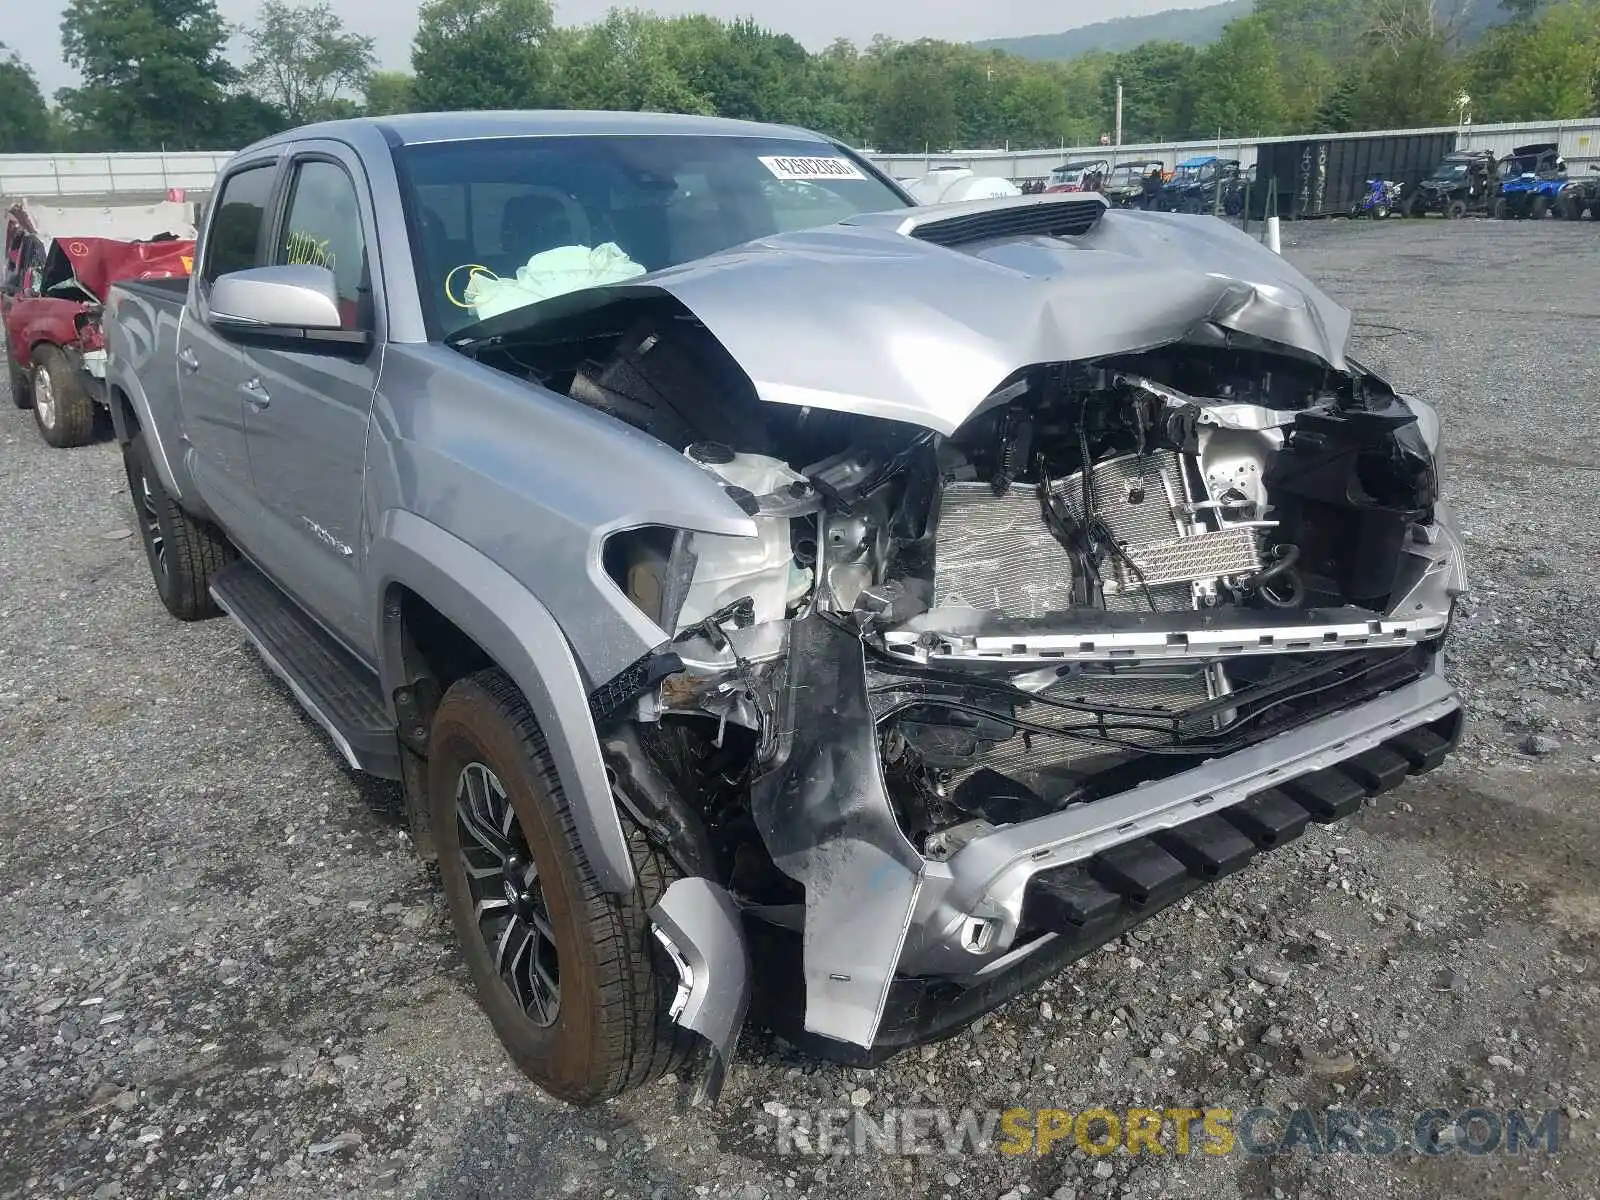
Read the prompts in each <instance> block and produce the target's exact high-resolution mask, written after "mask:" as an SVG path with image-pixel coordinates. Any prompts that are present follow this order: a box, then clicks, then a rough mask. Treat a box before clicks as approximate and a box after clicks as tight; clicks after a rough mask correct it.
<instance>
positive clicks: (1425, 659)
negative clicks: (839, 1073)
mask: <svg viewBox="0 0 1600 1200" xmlns="http://www.w3.org/2000/svg"><path fill="white" fill-rule="evenodd" d="M1428 583H1429V584H1431V585H1433V586H1435V587H1437V586H1439V585H1440V584H1441V583H1442V580H1440V579H1438V578H1437V577H1434V578H1430V579H1429V580H1428ZM1378 653H1380V654H1388V655H1393V656H1394V657H1393V671H1392V672H1389V673H1382V674H1373V675H1371V676H1368V677H1364V678H1363V677H1359V676H1358V677H1357V678H1356V680H1355V682H1353V683H1352V684H1351V685H1350V686H1349V687H1348V688H1347V689H1346V690H1344V691H1343V692H1341V693H1338V694H1337V695H1334V696H1331V697H1329V698H1328V699H1327V700H1326V702H1324V703H1323V704H1322V706H1321V707H1320V708H1318V709H1316V710H1315V711H1314V712H1313V713H1310V714H1307V717H1306V719H1305V720H1304V721H1303V722H1301V723H1299V724H1295V725H1291V726H1289V727H1288V728H1281V729H1280V730H1279V731H1277V732H1270V733H1269V732H1264V731H1263V732H1262V733H1260V734H1259V735H1258V736H1256V737H1255V738H1254V739H1253V740H1248V741H1246V742H1245V744H1242V745H1240V746H1239V747H1238V748H1234V749H1231V752H1213V753H1214V756H1213V757H1210V758H1208V759H1205V760H1204V761H1197V762H1196V765H1193V766H1191V767H1189V768H1188V769H1186V770H1181V771H1180V772H1178V773H1176V774H1169V775H1166V776H1164V777H1160V778H1155V779H1151V780H1149V781H1148V782H1145V783H1141V784H1138V785H1137V786H1133V787H1130V788H1128V789H1127V790H1125V791H1122V792H1120V793H1117V794H1113V795H1108V796H1105V797H1104V798H1101V799H1097V800H1092V801H1089V802H1085V803H1078V804H1075V805H1072V806H1069V807H1067V808H1065V809H1063V810H1061V811H1058V812H1055V813H1051V814H1049V815H1047V816H1042V817H1038V818H1035V819H1032V820H1027V821H1022V822H1018V823H1016V824H1012V825H1004V826H1000V827H998V828H983V829H981V830H980V831H979V832H977V833H975V834H973V835H971V836H970V837H969V839H968V840H966V841H964V842H963V843H960V844H959V846H958V848H956V849H954V851H953V852H952V853H950V854H949V856H948V857H947V858H944V859H942V860H941V859H936V858H930V857H927V856H925V855H924V854H923V853H922V852H921V851H920V850H918V848H917V847H916V846H914V845H913V844H912V843H911V842H910V841H909V840H908V839H907V838H906V836H905V834H904V832H903V831H902V830H901V828H900V825H899V822H898V820H897V817H896V814H895V812H894V810H893V807H892V803H891V800H890V797H889V794H888V790H887V787H886V784H885V780H884V775H883V769H882V765H881V762H880V760H879V756H878V745H877V732H876V728H875V725H874V721H873V718H872V714H871V711H870V707H869V703H868V685H867V678H868V668H867V665H866V656H865V652H864V650H863V648H862V644H861V643H860V641H859V640H858V639H857V638H856V637H855V636H854V634H853V633H852V632H851V631H850V630H849V629H847V628H844V627H841V626H839V625H837V624H834V623H830V622H827V621H823V620H821V619H820V618H817V617H812V618H806V619H803V620H799V621H796V622H794V623H793V626H792V628H791V643H790V647H789V655H788V658H787V659H786V661H785V666H784V678H783V679H782V686H781V689H780V690H781V695H782V696H783V699H782V701H781V702H780V714H781V733H780V738H779V743H780V751H779V754H778V755H777V758H776V761H775V763H774V764H773V766H772V768H771V769H770V770H769V771H767V772H766V773H765V774H764V775H762V776H761V777H760V778H759V779H758V780H757V782H756V784H755V786H754V788H753V790H752V811H753V815H754V817H755V819H756V823H757V826H758V828H759V829H760V831H761V834H762V837H763V839H764V840H765V841H766V843H767V846H768V848H769V849H770V850H771V852H772V855H773V859H774V861H775V862H776V864H777V865H778V866H779V868H780V869H781V870H783V871H784V872H785V873H786V874H787V875H789V876H790V877H791V878H793V879H795V880H796V881H798V882H799V883H801V884H802V885H803V886H804V889H805V910H804V920H803V922H801V933H800V937H799V939H798V940H799V947H798V949H799V958H800V962H799V970H800V973H801V975H802V977H803V979H804V989H803V1003H802V1004H801V1005H799V1006H798V1009H797V1006H796V1004H795V1003H794V1001H795V998H796V997H795V989H793V987H792V985H791V986H789V987H788V988H787V989H780V990H784V991H786V992H787V994H786V995H778V996H772V995H770V994H768V995H763V994H762V992H761V990H760V989H761V987H762V984H763V982H770V980H772V979H776V978H784V977H786V978H787V979H789V980H792V979H793V975H792V974H790V973H788V972H782V971H778V970H774V971H773V972H771V973H770V974H767V973H763V974H764V975H766V979H765V980H763V979H761V978H758V979H757V981H756V986H757V989H758V990H757V996H756V1005H757V1008H758V1010H759V1011H762V1012H763V1013H764V1014H765V1015H766V1017H767V1019H768V1021H769V1022H770V1023H772V1024H774V1025H775V1026H776V1027H778V1028H779V1029H780V1030H783V1031H784V1032H785V1034H786V1036H789V1037H790V1038H791V1039H800V1040H805V1041H807V1042H809V1043H812V1044H813V1048H814V1049H815V1050H816V1052H818V1053H821V1054H823V1055H824V1056H826V1057H843V1058H845V1059H846V1060H849V1061H856V1060H859V1059H862V1058H863V1057H865V1058H872V1057H874V1056H881V1055H882V1054H884V1053H889V1052H892V1051H893V1049H895V1048H896V1047H897V1046H899V1045H904V1044H908V1043H910V1042H914V1041H918V1040H923V1039H924V1038H925V1037H936V1036H940V1034H941V1033H943V1032H950V1031H953V1029H955V1028H958V1027H959V1025H960V1024H961V1023H962V1022H964V1021H965V1020H970V1019H972V1018H973V1017H975V1016H977V1015H978V1014H979V1013H981V1012H982V1011H983V1010H984V1008H985V1007H987V1006H991V1005H992V1004H994V1003H999V1002H1000V1001H1001V1000H1004V999H1005V998H1007V997H1008V996H1009V995H1012V994H1014V993H1015V992H1016V991H1017V990H1018V989H1019V988H1021V987H1025V986H1027V985H1028V981H1029V980H1030V979H1035V978H1037V977H1039V976H1038V972H1039V971H1041V970H1043V971H1045V972H1046V973H1048V971H1049V970H1051V969H1054V967H1056V966H1059V965H1060V964H1061V963H1062V962H1065V961H1070V959H1071V958H1073V957H1076V956H1077V955H1078V954H1081V953H1084V952H1086V951H1087V950H1088V949H1092V948H1093V946H1094V945H1098V944H1099V942H1101V941H1103V940H1105V938H1108V937H1112V936H1115V935H1116V932H1117V931H1118V930H1120V929H1121V928H1126V927H1127V926H1128V925H1130V924H1133V923H1135V922H1136V921H1138V920H1140V919H1143V918H1144V917H1145V916H1148V915H1149V914H1150V913H1152V912H1154V911H1157V910H1158V909H1159V908H1161V907H1164V906H1165V905H1166V904H1168V903H1170V902H1171V900H1172V899H1174V898H1176V897H1177V896H1179V895H1182V894H1184V893H1185V892H1186V891H1188V890H1192V888H1193V887H1196V886H1199V885H1200V884H1201V883H1203V882H1205V881H1207V880H1208V879H1211V878H1216V877H1218V876H1219V875H1222V874H1226V873H1227V872H1228V871H1231V870H1234V869H1237V867H1239V866H1242V865H1243V864H1244V863H1245V862H1246V861H1248V860H1249V858H1250V857H1251V856H1252V855H1253V854H1254V853H1256V852H1257V850H1259V849H1263V848H1269V847H1270V845H1272V844H1276V840H1277V839H1280V838H1282V837H1283V836H1285V834H1286V831H1287V830H1288V829H1289V827H1291V826H1293V825H1294V821H1295V819H1298V820H1299V826H1298V827H1303V825H1304V824H1305V822H1306V821H1307V820H1337V819H1339V818H1341V817H1344V816H1347V815H1349V814H1350V813H1351V812H1353V811H1355V810H1356V809H1357V808H1359V807H1360V805H1361V803H1362V801H1363V800H1364V799H1365V798H1366V796H1368V795H1372V794H1376V793H1377V792H1380V791H1384V790H1387V789H1388V788H1391V787H1393V786H1395V785H1396V784H1398V783H1399V782H1400V781H1401V780H1403V779H1404V778H1405V777H1406V776H1407V774H1409V773H1413V772H1420V771H1423V770H1431V769H1432V768H1433V767H1435V766H1437V765H1438V763H1439V762H1440V761H1442V759H1443V757H1444V756H1445V754H1447V753H1448V752H1449V750H1450V749H1451V748H1452V747H1453V746H1454V744H1455V743H1456V741H1457V740H1458V738H1459V735H1460V726H1461V723H1462V715H1461V701H1460V699H1459V697H1458V696H1457V694H1456V692H1455V690H1454V688H1452V687H1451V685H1450V684H1449V682H1448V681H1447V680H1446V679H1445V678H1444V676H1443V674H1442V671H1441V667H1440V656H1439V654H1438V652H1437V646H1436V644H1435V645H1434V646H1431V647H1430V646H1425V645H1422V646H1414V647H1413V648H1411V649H1410V650H1408V651H1407V650H1400V651H1395V650H1392V649H1385V650H1383V651H1379V652H1378ZM1198 757H1199V756H1198V755H1196V758H1197V760H1198ZM1302 812H1303V813H1304V815H1303V816H1299V817H1298V818H1297V814H1298V813H1302ZM1251 814H1257V816H1258V817H1259V818H1260V820H1267V819H1269V818H1270V819H1271V820H1272V821H1275V822H1277V826H1276V828H1275V829H1266V828H1264V827H1263V828H1259V829H1258V828H1256V827H1254V826H1251V825H1249V822H1250V821H1251V820H1252V816H1251ZM1298 827H1295V832H1298ZM1041 897H1043V899H1041ZM785 933H786V931H779V933H778V934H777V935H775V941H776V943H777V945H776V946H774V945H770V944H769V945H762V944H761V943H762V938H761V937H760V936H758V935H756V934H754V933H753V934H752V937H753V940H755V941H756V942H757V947H758V948H757V953H758V955H759V956H761V957H763V958H764V957H766V956H767V955H769V954H774V953H779V952H781V950H782V948H783V946H784V945H787V946H788V948H789V950H790V952H792V951H793V949H794V947H793V942H794V941H795V939H794V938H793V937H792V935H789V936H787V937H786V936H785ZM770 940H772V939H769V941H770ZM1041 956H1042V957H1041ZM1041 963H1043V964H1046V965H1045V966H1043V967H1041V965H1040V964H1041ZM1052 964H1053V965H1052ZM919 995H926V996H936V997H942V999H940V1001H939V1002H938V1003H936V1004H935V1003H933V1002H932V1001H927V1000H919V999H915V997H917V996H919ZM897 997H899V998H897ZM930 1004H931V1007H929V1005H930ZM963 1014H964V1015H963Z"/></svg>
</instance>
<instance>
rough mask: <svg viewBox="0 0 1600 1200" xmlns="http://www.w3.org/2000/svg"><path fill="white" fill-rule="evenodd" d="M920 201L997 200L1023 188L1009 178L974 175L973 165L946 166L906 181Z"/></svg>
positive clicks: (912, 195)
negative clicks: (971, 166)
mask: <svg viewBox="0 0 1600 1200" xmlns="http://www.w3.org/2000/svg"><path fill="white" fill-rule="evenodd" d="M905 189H906V191H908V192H910V193H911V198H912V199H913V200H915V201H916V202H917V203H918V204H954V203H955V202H956V201H958V200H997V199H999V198H1000V197H1002V196H1020V195H1022V189H1021V188H1019V187H1018V186H1017V185H1016V184H1014V183H1012V182H1011V181H1010V180H1009V179H997V178H994V177H992V176H987V175H974V174H973V173H972V169H971V168H970V167H946V168H943V169H941V170H938V171H930V172H928V174H926V175H924V176H923V177H922V178H921V179H913V180H911V181H910V182H909V183H907V184H906V185H905Z"/></svg>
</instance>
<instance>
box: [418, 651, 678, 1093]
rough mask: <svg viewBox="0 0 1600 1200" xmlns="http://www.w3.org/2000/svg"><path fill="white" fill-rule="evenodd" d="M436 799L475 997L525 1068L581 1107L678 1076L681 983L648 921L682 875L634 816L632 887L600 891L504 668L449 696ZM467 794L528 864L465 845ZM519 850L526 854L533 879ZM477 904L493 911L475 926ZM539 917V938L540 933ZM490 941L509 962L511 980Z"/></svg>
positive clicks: (431, 769) (431, 779) (432, 749)
mask: <svg viewBox="0 0 1600 1200" xmlns="http://www.w3.org/2000/svg"><path fill="white" fill-rule="evenodd" d="M480 769H481V770H480ZM462 789H465V790H464V791H463V790H462ZM496 789H498V791H497V790H496ZM427 791H428V796H427V803H428V815H429V818H430V823H431V825H432V830H433V843H434V847H435V848H436V849H437V851H438V856H439V858H438V866H439V877H440V881H441V882H442V883H443V885H444V890H445V897H446V899H447V901H448V902H449V907H450V916H451V919H452V921H453V922H454V924H455V927H456V933H457V935H458V936H459V937H460V939H461V947H462V952H463V955H464V956H465V958H466V960H467V966H468V968H469V969H470V970H471V972H472V978H473V983H474V984H475V985H476V989H477V993H478V1002H479V1004H481V1005H482V1007H483V1009H484V1012H485V1013H486V1014H487V1015H488V1017H489V1022H490V1024H491V1025H493V1026H494V1030H495V1033H496V1034H497V1035H498V1037H499V1038H500V1042H501V1044H502V1045H503V1046H504V1047H505V1048H506V1052H507V1053H508V1054H509V1055H510V1056H511V1059H512V1061H513V1062H514V1063H515V1064H516V1065H517V1067H518V1068H520V1069H521V1070H522V1071H523V1072H524V1073H525V1074H526V1075H527V1076H528V1077H529V1078H531V1079H532V1080H533V1081H534V1082H535V1083H537V1084H539V1086H540V1087H542V1088H544V1089H545V1090H546V1091H547V1092H550V1093H551V1094H552V1095H554V1096H557V1097H559V1098H561V1099H563V1100H567V1101H570V1102H571V1103H573V1104H583V1105H588V1104H597V1103H599V1102H601V1101H603V1100H606V1099H608V1098H610V1097H612V1096H616V1095H620V1094H621V1093H623V1092H626V1091H630V1090H632V1089H634V1088H637V1087H641V1086H643V1085H644V1084H647V1083H649V1082H650V1081H652V1080H654V1079H657V1078H659V1077H660V1076H662V1075H663V1074H665V1073H666V1072H668V1071H670V1070H674V1069H676V1068H677V1067H678V1066H679V1065H680V1064H681V1063H682V1062H683V1061H684V1059H685V1058H686V1056H687V1054H688V1052H689V1050H690V1048H691V1047H692V1045H693V1043H694V1039H693V1037H692V1035H690V1034H688V1033H687V1032H686V1031H684V1030H682V1029H680V1028H679V1027H677V1026H676V1025H674V1024H673V1023H672V1022H671V1020H670V1019H669V1018H668V1017H667V1002H668V999H669V998H670V996H671V995H672V992H673V989H674V987H675V985H676V977H675V975H671V974H669V968H668V967H667V965H666V964H665V963H664V962H662V961H661V959H662V955H661V953H660V952H659V951H658V950H657V949H656V946H655V942H654V939H653V938H652V936H651V930H650V919H649V917H648V915H647V914H648V911H649V908H650V906H651V905H652V904H654V903H655V902H656V900H657V899H659V898H660V896H661V894H662V893H663V892H664V891H666V889H667V886H668V885H669V884H670V883H671V882H672V881H673V880H674V879H675V878H677V875H678V873H677V871H676V870H675V869H674V868H673V867H672V866H671V864H670V863H669V861H668V859H667V858H666V856H665V855H664V854H662V853H660V852H659V851H657V850H656V849H655V848H654V847H652V846H651V845H650V844H649V843H648V842H647V841H646V840H645V838H644V835H643V833H642V832H640V831H639V830H638V829H637V828H636V827H633V826H632V825H631V823H628V822H626V821H625V822H624V827H625V830H626V832H627V837H628V842H629V848H630V850H631V851H632V854H633V863H634V871H635V875H636V877H637V885H636V887H635V889H634V891H633V892H632V893H631V894H628V895H624V896H615V895H610V894H608V893H606V892H604V891H602V890H601V888H600V886H599V884H598V883H597V882H596V880H595V875H594V870H593V868H592V867H591V866H590V865H589V860H588V858H587V856H586V855H585V854H584V851H583V846H582V844H581V843H580V842H579V840H578V834H577V831H576V828H575V826H574V824H573V818H572V809H571V807H570V805H569V804H568V802H567V799H566V796H565V794H564V793H563V791H562V787H561V781H560V780H559V779H558V778H557V777H556V772H555V768H554V766H553V765H552V762H551V759H550V753H549V749H548V747H547V746H546V743H545V739H544V735H543V733H542V732H541V731H540V729H539V727H538V725H537V723H536V722H535V721H534V718H533V714H532V713H531V712H530V711H529V709H528V705H527V702H526V701H525V700H524V699H523V698H522V695H521V693H520V692H518V691H517V689H516V687H515V686H514V685H513V684H512V683H511V681H510V680H509V679H508V678H507V677H506V676H505V675H504V674H503V673H502V672H500V671H499V670H496V669H489V670H484V671H479V672H478V673H477V674H475V675H471V676H468V677H467V678H465V679H463V680H460V681H459V682H457V683H455V684H454V685H452V686H451V688H450V689H449V691H447V692H446V693H445V696H444V699H443V700H442V701H441V702H440V704H439V707H438V709H437V710H436V711H435V713H434V718H433V729H432V733H431V735H430V738H429V753H428V783H427ZM496 795H498V796H500V797H501V798H503V803H502V800H495V799H494V797H495V796H496ZM458 796H464V797H465V800H464V801H462V803H465V804H467V805H468V806H469V807H471V806H477V807H478V809H479V811H480V812H481V811H484V810H485V809H487V810H489V811H490V813H491V815H494V820H496V821H499V822H501V824H500V831H501V834H502V840H503V841H504V842H505V843H507V848H509V849H510V850H512V851H514V852H516V854H517V855H518V856H519V857H518V858H517V860H516V861H513V862H512V866H511V868H510V870H507V869H506V862H507V859H506V858H504V857H502V856H501V855H499V854H497V853H495V852H492V851H490V850H488V849H486V848H485V846H484V844H483V842H482V840H481V839H474V838H473V837H472V836H470V835H469V836H466V837H465V838H464V832H465V831H466V830H467V821H466V818H465V817H464V816H463V815H461V812H460V811H459V809H460V804H458ZM484 798H488V799H489V800H490V801H492V803H489V804H484V803H483V802H482V801H483V799H484ZM502 813H504V814H507V815H504V816H501V815H495V814H502ZM508 823H509V828H510V830H511V833H510V835H509V836H508V837H507V836H505V835H504V830H505V829H506V828H507V824H508ZM479 827H480V828H482V825H481V823H480V826H479ZM464 844H465V845H466V846H467V850H466V852H465V853H464V852H463V845H464ZM467 855H471V856H472V858H473V866H474V868H475V869H476V870H477V872H478V873H477V875H476V876H475V877H473V878H469V875H468V870H467V862H466V856H467ZM520 856H527V858H531V862H532V871H533V878H532V879H531V880H530V879H528V877H527V870H528V868H527V867H526V866H525V865H524V864H525V862H526V861H527V858H523V857H520ZM485 871H493V872H494V874H491V875H485V874H484V872H485ZM508 880H510V881H512V882H513V883H514V888H513V890H512V891H511V892H508V891H507V890H506V889H505V885H506V883H507V881H508ZM475 888H476V890H475ZM509 896H515V897H516V898H515V899H512V898H508V897H509ZM479 904H484V905H490V906H491V907H490V908H486V909H483V910H482V912H481V920H482V924H481V925H480V912H479V909H478V907H477V906H478V905H479ZM541 920H542V928H543V931H544V932H542V933H541V932H535V930H536V928H537V927H538V926H539V924H540V922H541ZM544 933H548V935H549V936H548V937H546V936H544ZM491 940H492V941H493V942H494V943H495V945H496V947H500V948H503V950H502V951H501V953H502V954H505V955H509V956H510V957H509V959H508V961H507V963H506V966H507V967H508V968H509V969H508V971H507V973H506V974H505V975H502V973H501V971H500V969H498V968H497V966H496V960H497V957H499V955H497V953H496V951H492V950H491V948H490V941H491ZM524 963H528V964H539V963H542V964H544V966H545V968H546V969H545V970H544V971H543V972H536V971H535V969H534V968H533V967H532V966H531V965H530V968H529V971H528V972H527V973H526V975H525V976H524V974H523V972H522V966H523V964H524ZM514 986H515V987H517V988H518V989H519V991H518V992H516V993H514V992H513V987H514ZM552 993H553V996H554V1001H553V1003H552V1002H551V994H552ZM541 997H542V998H541Z"/></svg>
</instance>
